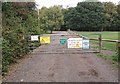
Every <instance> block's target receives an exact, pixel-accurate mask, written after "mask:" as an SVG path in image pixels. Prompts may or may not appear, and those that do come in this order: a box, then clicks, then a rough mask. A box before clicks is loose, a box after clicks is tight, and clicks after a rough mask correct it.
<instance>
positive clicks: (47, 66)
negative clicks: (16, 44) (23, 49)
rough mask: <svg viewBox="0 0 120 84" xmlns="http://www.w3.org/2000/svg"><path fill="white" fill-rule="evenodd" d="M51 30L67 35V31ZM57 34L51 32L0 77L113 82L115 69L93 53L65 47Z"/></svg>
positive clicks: (50, 80) (115, 75) (23, 79)
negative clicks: (46, 42)
mask: <svg viewBox="0 0 120 84" xmlns="http://www.w3.org/2000/svg"><path fill="white" fill-rule="evenodd" d="M54 33H57V34H65V35H68V33H67V32H60V31H59V32H54ZM59 38H60V36H56V35H51V44H50V45H43V46H40V47H39V48H37V49H35V50H34V52H33V53H31V55H30V56H29V57H28V58H26V59H24V60H23V61H21V63H19V64H18V65H17V68H15V69H14V70H12V71H11V73H10V74H9V75H8V76H6V77H5V79H3V81H6V82H20V81H22V82H114V81H117V80H118V76H117V74H118V72H117V69H116V68H115V67H113V66H112V65H111V64H110V63H109V62H106V61H105V60H103V59H102V58H98V57H97V56H96V54H94V53H85V52H82V51H81V50H73V49H67V46H66V45H62V44H59ZM76 52H79V53H76ZM57 53H58V54H57ZM63 53H64V54H63Z"/></svg>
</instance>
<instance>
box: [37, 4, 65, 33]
mask: <svg viewBox="0 0 120 84" xmlns="http://www.w3.org/2000/svg"><path fill="white" fill-rule="evenodd" d="M39 14H40V15H39V17H40V21H41V22H42V24H43V26H44V27H45V30H46V31H47V30H48V29H49V30H51V31H52V30H60V27H61V25H63V24H64V23H63V22H64V21H63V14H62V8H61V6H53V7H50V8H46V7H43V8H42V9H40V13H39Z"/></svg>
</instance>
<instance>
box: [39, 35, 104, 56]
mask: <svg viewBox="0 0 120 84" xmlns="http://www.w3.org/2000/svg"><path fill="white" fill-rule="evenodd" d="M91 36H96V37H97V38H87V37H84V36H81V35H71V34H43V35H39V36H38V40H39V41H38V42H39V43H40V44H41V47H43V46H44V47H45V49H44V48H43V49H42V50H40V52H41V53H43V54H79V53H91V52H92V53H93V52H94V53H99V52H101V45H102V44H101V34H91Z"/></svg>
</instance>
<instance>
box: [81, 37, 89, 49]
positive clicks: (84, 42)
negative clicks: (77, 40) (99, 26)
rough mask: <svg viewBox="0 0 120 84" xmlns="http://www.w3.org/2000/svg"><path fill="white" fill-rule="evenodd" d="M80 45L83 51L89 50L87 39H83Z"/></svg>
mask: <svg viewBox="0 0 120 84" xmlns="http://www.w3.org/2000/svg"><path fill="white" fill-rule="evenodd" d="M82 44H83V45H82V47H83V49H89V48H90V45H89V39H83V42H82Z"/></svg>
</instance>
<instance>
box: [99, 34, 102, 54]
mask: <svg viewBox="0 0 120 84" xmlns="http://www.w3.org/2000/svg"><path fill="white" fill-rule="evenodd" d="M101 49H102V35H101V34H99V53H101Z"/></svg>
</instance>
